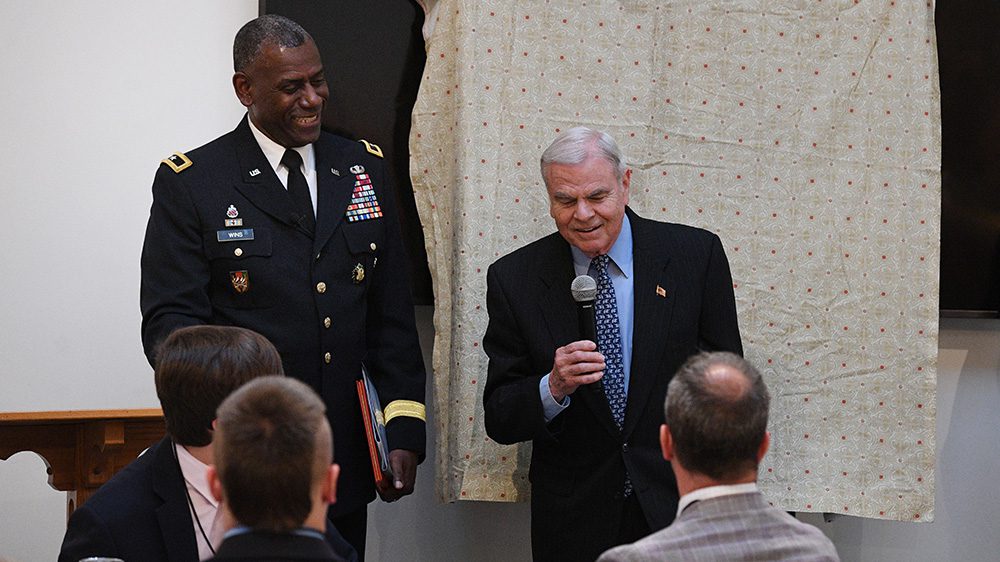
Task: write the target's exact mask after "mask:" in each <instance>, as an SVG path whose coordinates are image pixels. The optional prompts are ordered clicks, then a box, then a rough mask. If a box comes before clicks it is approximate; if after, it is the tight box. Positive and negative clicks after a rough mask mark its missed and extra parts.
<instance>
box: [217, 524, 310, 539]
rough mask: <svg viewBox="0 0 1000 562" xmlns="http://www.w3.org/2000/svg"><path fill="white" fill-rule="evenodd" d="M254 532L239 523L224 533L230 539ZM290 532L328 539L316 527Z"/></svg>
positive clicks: (300, 528) (301, 535)
mask: <svg viewBox="0 0 1000 562" xmlns="http://www.w3.org/2000/svg"><path fill="white" fill-rule="evenodd" d="M252 532H253V529H251V528H250V527H247V526H246V525H237V526H235V527H233V528H232V529H229V530H228V531H226V534H225V535H223V539H228V538H229V537H235V536H237V535H245V534H247V533H252ZM268 532H270V531H268ZM279 534H280V533H279ZM288 534H290V535H299V536H300V537H312V538H314V539H319V540H321V541H324V542H325V541H326V536H324V535H323V533H321V532H319V531H317V530H316V529H311V528H309V527H299V528H298V529H293V530H291V531H289V532H288Z"/></svg>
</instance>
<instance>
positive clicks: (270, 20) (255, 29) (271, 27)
mask: <svg viewBox="0 0 1000 562" xmlns="http://www.w3.org/2000/svg"><path fill="white" fill-rule="evenodd" d="M311 40H312V37H311V36H310V35H309V34H308V33H307V32H306V30H305V29H302V26H301V25H299V24H297V23H295V22H294V21H292V20H290V19H288V18H286V17H285V16H279V15H277V14H266V15H263V16H260V17H259V18H256V19H252V20H250V21H248V22H247V23H246V24H244V25H243V27H241V28H240V30H239V31H237V32H236V39H235V40H234V41H233V70H235V71H236V72H243V71H245V70H246V69H247V67H248V66H250V65H251V64H253V61H254V60H255V59H256V58H257V55H259V54H260V51H261V49H263V48H264V45H277V46H278V47H298V46H299V45H301V44H303V43H305V42H306V41H311Z"/></svg>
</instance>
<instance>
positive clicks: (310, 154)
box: [247, 116, 316, 173]
mask: <svg viewBox="0 0 1000 562" xmlns="http://www.w3.org/2000/svg"><path fill="white" fill-rule="evenodd" d="M247 123H249V124H250V132H251V133H253V138H254V139H256V141H257V144H258V145H260V149H261V151H262V152H263V153H264V158H267V163H268V164H269V165H270V166H271V169H272V170H274V171H275V172H277V171H278V166H280V165H281V157H282V156H284V155H285V150H286V148H285V147H283V146H281V145H280V144H278V143H276V142H274V141H273V140H271V138H270V137H268V136H267V135H265V134H264V133H263V132H261V130H260V129H258V128H257V126H256V125H254V124H253V119H250V117H249V116H247ZM292 150H294V151H295V152H298V153H299V155H300V156H302V167H303V168H304V169H305V170H306V173H308V171H311V170H315V169H316V151H315V150H314V149H313V145H312V144H307V145H305V146H296V147H294V148H292Z"/></svg>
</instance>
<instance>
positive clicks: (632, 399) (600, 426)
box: [483, 127, 743, 560]
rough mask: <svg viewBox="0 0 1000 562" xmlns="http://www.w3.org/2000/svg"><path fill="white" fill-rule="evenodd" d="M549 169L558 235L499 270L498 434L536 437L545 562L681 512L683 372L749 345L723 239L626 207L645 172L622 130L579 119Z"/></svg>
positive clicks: (650, 527)
mask: <svg viewBox="0 0 1000 562" xmlns="http://www.w3.org/2000/svg"><path fill="white" fill-rule="evenodd" d="M541 173H542V178H543V179H544V180H545V186H546V189H547V191H548V195H549V206H550V207H549V209H550V214H551V215H552V218H553V219H554V221H555V223H556V228H557V230H558V232H557V233H553V234H551V235H549V236H547V237H544V238H542V239H541V240H538V241H536V242H534V243H532V244H529V245H527V246H525V247H523V248H520V249H518V250H516V251H514V252H512V253H510V254H508V255H506V256H504V257H502V258H500V259H499V260H497V262H496V263H494V264H493V265H492V266H490V269H489V272H488V274H487V307H488V312H489V326H488V327H487V330H486V335H485V337H484V340H483V346H484V349H485V351H486V353H487V355H488V356H489V375H488V378H487V382H486V389H485V393H484V398H483V400H484V405H485V410H486V430H487V433H488V434H489V436H490V437H491V438H493V439H494V440H496V441H498V442H500V443H517V442H521V441H531V442H532V443H533V452H532V459H531V468H530V480H531V492H532V493H531V541H532V553H533V555H534V559H535V560H594V559H596V558H597V556H598V555H599V554H600V553H601V552H603V551H604V550H606V549H608V548H610V547H612V546H614V545H618V544H624V543H628V542H633V541H635V540H637V539H639V538H641V537H643V536H645V535H648V534H649V533H651V532H653V531H656V530H659V529H662V528H664V527H666V526H667V525H669V524H670V522H671V521H672V520H673V518H674V515H675V513H676V511H677V501H678V493H677V485H676V483H675V482H674V480H673V478H672V473H671V472H670V465H669V464H668V463H667V462H666V461H665V460H664V459H663V457H662V455H661V454H660V447H659V443H658V441H657V439H656V436H657V435H658V428H659V426H660V424H661V423H662V422H663V412H662V410H661V404H662V402H663V397H664V396H665V395H666V389H667V384H668V383H669V382H670V377H671V374H672V373H673V372H675V371H676V370H677V368H678V367H679V366H680V365H681V364H682V363H684V361H685V360H686V359H687V358H688V357H689V356H691V355H694V354H695V353H698V352H699V351H703V350H722V351H732V352H735V353H742V349H743V348H742V344H741V341H740V333H739V325H738V323H737V319H736V303H735V298H734V295H733V284H732V276H731V274H730V270H729V263H728V261H727V259H726V255H725V251H724V250H723V248H722V244H721V242H720V240H719V238H718V236H716V235H714V234H712V233H710V232H707V231H705V230H702V229H698V228H693V227H689V226H684V225H679V224H670V223H663V222H657V221H652V220H648V219H644V218H642V217H640V216H638V215H636V214H635V212H634V211H632V210H631V209H630V208H628V207H627V204H628V197H629V184H630V182H631V175H632V171H631V170H630V169H628V168H627V167H626V165H625V161H624V158H623V157H622V154H621V151H620V149H619V148H618V146H617V144H616V143H615V141H614V139H612V138H611V136H610V135H608V134H607V133H604V132H601V131H596V130H593V129H589V128H586V127H577V128H574V129H570V130H568V131H565V132H564V133H562V134H561V135H559V136H558V137H557V138H556V139H555V141H553V142H552V144H551V145H550V146H549V147H548V148H547V149H546V150H545V152H544V153H543V154H542V157H541ZM581 276H585V277H581ZM588 277H589V278H590V279H588ZM574 299H575V300H576V301H577V302H574ZM589 302H592V303H593V305H592V307H591V306H590V305H589V304H588V303H589ZM591 318H592V319H593V320H591ZM664 474H666V475H667V477H666V478H665V477H664Z"/></svg>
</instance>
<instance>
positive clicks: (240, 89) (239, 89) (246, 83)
mask: <svg viewBox="0 0 1000 562" xmlns="http://www.w3.org/2000/svg"><path fill="white" fill-rule="evenodd" d="M233 90H235V91H236V97H237V98H239V100H240V103H242V104H243V107H250V106H251V105H253V89H252V88H251V87H250V77H249V76H247V75H246V74H244V73H242V72H237V73H236V74H233Z"/></svg>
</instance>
